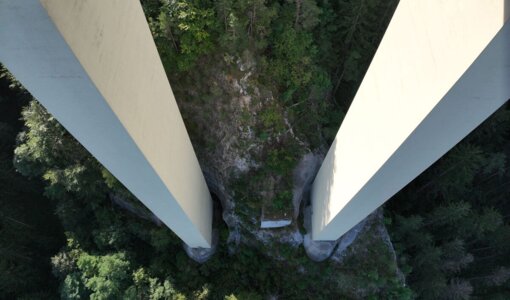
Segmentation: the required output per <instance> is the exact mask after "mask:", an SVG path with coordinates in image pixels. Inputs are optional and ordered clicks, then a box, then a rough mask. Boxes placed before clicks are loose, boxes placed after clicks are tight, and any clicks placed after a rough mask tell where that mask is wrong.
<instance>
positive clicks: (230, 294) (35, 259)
mask: <svg viewBox="0 0 510 300" xmlns="http://www.w3.org/2000/svg"><path fill="white" fill-rule="evenodd" d="M141 2H142V5H143V8H144V10H145V13H146V15H147V19H148V22H149V25H150V28H151V30H152V32H153V35H154V39H155V42H156V45H157V47H158V50H159V52H160V55H161V59H162V61H163V64H164V67H165V69H166V72H167V74H168V77H169V78H170V81H171V83H172V89H173V91H174V93H175V95H176V98H177V100H178V104H179V108H180V110H181V112H182V115H183V118H184V121H185V123H186V126H187V128H188V131H189V133H190V136H191V139H192V142H193V144H194V147H195V150H196V152H197V155H198V157H199V159H200V160H201V163H202V165H204V166H206V167H207V169H208V171H209V172H211V173H214V172H216V173H215V175H216V176H217V178H216V179H218V178H220V179H222V180H223V182H222V183H223V184H224V185H225V188H226V190H227V191H228V193H229V195H230V196H232V198H233V202H234V204H235V207H234V208H233V209H234V213H235V215H236V216H237V217H238V218H239V222H240V225H239V228H236V230H239V233H240V234H241V236H242V241H241V242H240V243H239V244H236V243H235V242H231V241H229V239H228V237H229V234H231V233H232V232H229V230H232V228H228V227H227V225H226V224H225V223H223V222H221V221H219V220H217V221H216V224H215V228H217V230H218V231H219V236H220V238H219V245H218V250H217V253H216V254H214V256H213V257H212V258H211V259H210V260H209V261H207V262H206V263H204V264H198V263H195V262H193V261H192V260H190V259H189V258H188V257H187V256H186V254H185V252H184V251H183V249H182V243H181V241H180V240H179V239H178V238H177V237H176V236H175V235H174V234H173V233H172V232H170V231H169V230H168V229H167V228H166V227H164V226H162V225H161V224H160V222H159V221H158V220H157V219H156V218H154V216H153V215H152V214H151V213H150V212H149V211H147V209H146V208H145V207H144V206H143V205H141V204H140V202H139V201H138V200H137V199H135V198H134V197H133V196H132V195H131V194H130V193H129V192H128V191H127V190H126V189H125V188H124V187H123V186H122V184H120V183H119V182H118V181H117V180H116V179H115V178H114V177H113V176H112V175H111V174H110V173H109V172H108V171H107V170H106V169H104V168H103V167H102V166H101V165H100V164H99V163H98V162H97V161H96V160H95V159H94V158H93V157H92V156H91V155H90V154H89V153H88V152H87V151H86V150H85V149H84V148H83V147H82V146H81V145H80V144H79V143H78V142H77V141H76V140H75V139H74V138H73V137H72V136H71V135H70V134H69V133H68V132H67V131H66V130H65V129H64V128H63V127H62V126H61V125H60V124H59V123H58V122H57V121H56V120H55V119H54V118H53V117H52V116H51V115H50V114H48V113H47V112H46V110H45V109H44V108H43V107H42V106H41V105H40V104H38V102H37V101H35V100H33V99H31V96H30V95H29V94H28V93H27V92H26V91H25V90H24V89H23V88H22V87H21V85H20V84H19V83H17V82H16V81H15V80H14V78H12V76H10V75H9V74H8V73H7V71H6V70H5V69H0V298H2V299H3V298H6V299H14V298H21V299H45V298H57V297H59V296H60V297H61V298H64V299H89V298H90V299H230V300H232V299H266V298H268V297H269V296H277V297H279V298H280V299H353V298H363V299H412V298H420V299H440V298H444V299H467V298H468V297H470V296H472V297H473V298H479V299H487V298H488V299H508V298H510V294H509V293H510V280H509V278H510V262H509V260H508V259H507V257H508V256H509V255H510V242H509V241H510V223H509V219H508V216H509V215H510V203H508V201H505V200H506V199H507V198H508V196H510V189H509V188H508V182H509V181H510V172H509V171H508V162H507V155H508V154H507V152H508V151H509V149H510V147H509V146H510V144H509V141H510V137H509V132H508V129H509V128H510V107H504V108H502V109H501V110H500V111H499V112H498V113H496V114H495V115H494V116H493V117H491V119H489V120H488V121H486V122H485V123H484V124H483V125H482V126H481V127H480V128H479V129H477V130H476V131H475V132H473V133H472V134H471V135H470V136H469V137H468V138H466V139H465V140H464V141H463V142H462V143H460V144H459V145H458V146H457V147H455V148H454V149H453V150H452V151H450V153H449V154H448V155H447V156H445V157H444V158H442V159H441V160H440V161H439V162H437V163H436V164H435V165H434V166H433V167H431V168H430V169H429V170H427V171H426V172H425V173H424V174H422V175H421V176H420V177H418V178H417V179H416V180H415V181H413V182H412V183H411V184H410V185H409V186H408V187H406V188H405V189H404V190H402V191H401V192H400V193H399V194H398V195H396V196H395V198H394V199H393V200H392V201H390V203H389V205H387V207H386V211H385V213H386V219H385V220H386V223H387V225H388V228H389V230H390V234H391V238H392V240H393V242H394V246H395V249H396V252H397V257H396V258H395V256H394V252H393V251H392V248H391V244H390V243H389V242H388V241H386V240H383V239H382V238H381V236H382V233H381V231H382V229H381V224H380V222H379V223H377V222H374V223H373V224H372V223H371V224H368V225H367V228H366V230H365V231H364V232H363V233H362V235H361V236H360V237H359V238H358V240H357V242H356V243H354V244H353V245H352V247H350V248H349V249H348V250H347V252H346V253H345V256H343V257H342V259H341V262H340V263H337V262H334V261H331V260H328V261H325V262H322V263H315V262H312V261H310V260H309V259H308V258H307V256H306V254H305V252H304V249H303V247H301V246H299V247H293V246H291V245H289V244H286V243H282V242H277V241H274V240H271V242H269V243H267V242H266V243H263V242H261V241H259V240H257V239H256V238H255V237H254V236H253V231H254V230H256V229H258V225H259V223H258V222H259V216H260V212H261V211H262V210H265V212H266V213H267V214H269V215H271V216H275V217H278V216H279V215H281V214H282V213H288V212H289V211H292V203H291V199H292V188H293V182H292V171H293V169H294V168H295V166H296V163H297V162H298V161H299V159H300V158H301V156H302V155H303V154H304V153H306V152H308V151H315V150H317V149H321V148H322V149H324V148H326V147H327V146H328V144H329V143H331V142H332V140H333V138H334V136H335V134H336V131H337V129H338V126H339V125H340V122H341V120H342V118H343V116H344V113H345V111H347V109H348V107H349V105H350V101H351V100H352V98H353V96H354V93H355V91H356V90H357V88H358V86H359V84H360V82H361V79H362V77H363V74H364V73H365V71H366V69H367V67H368V65H369V62H370V60H371V58H372V56H373V54H374V52H375V49H376V48H377V45H378V43H379V41H380V39H381V37H382V34H383V32H384V29H385V27H386V25H387V24H388V22H389V19H390V17H391V14H392V12H393V10H394V8H395V6H396V3H397V1H396V0H392V1H376V0H281V1H265V0H218V1H212V0H189V1H181V0H161V1H160V0H142V1H141ZM22 107H23V109H22ZM20 118H21V119H20ZM225 149H226V150H225ZM227 152H228V153H227ZM228 160H231V161H235V162H237V161H241V162H242V163H239V165H241V166H243V164H245V165H248V167H246V169H245V170H244V169H243V168H242V167H237V168H234V167H232V165H235V163H232V162H228V163H226V162H224V161H228ZM20 173H21V174H22V175H24V177H23V176H21V175H20ZM218 174H219V175H218ZM43 194H44V196H43ZM296 227H297V228H300V227H298V226H296ZM382 228H384V227H382ZM283 230H284V229H281V231H283ZM273 232H274V233H276V234H277V233H278V232H279V230H278V229H276V230H274V231H273ZM66 241H67V242H66ZM396 260H397V261H398V266H397V264H396ZM404 275H405V280H406V283H407V285H404V284H403V283H402V280H403V279H404V278H403V276H404Z"/></svg>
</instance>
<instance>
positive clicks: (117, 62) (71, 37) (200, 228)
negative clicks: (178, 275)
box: [0, 0, 212, 247]
mask: <svg viewBox="0 0 510 300" xmlns="http://www.w3.org/2000/svg"><path fill="white" fill-rule="evenodd" d="M0 62H1V63H2V64H4V65H5V66H6V67H7V68H8V69H9V70H10V71H11V72H12V73H13V74H14V76H16V78H17V79H18V80H20V81H21V82H22V83H23V85H25V87H26V88H27V89H28V90H29V91H30V92H31V93H32V94H33V95H34V97H35V98H36V99H38V100H39V101H40V102H41V103H42V104H43V105H44V106H45V107H46V108H47V109H48V111H49V112H51V113H52V114H53V115H54V116H55V117H56V118H57V119H58V120H59V122H60V123H61V124H62V125H63V126H64V127H65V128H66V129H67V130H68V131H69V132H70V133H71V134H72V135H73V136H74V137H75V138H76V139H77V140H78V141H80V142H81V143H82V144H83V146H85V148H87V149H88V150H89V151H90V153H92V155H94V156H95V157H96V158H97V159H98V160H99V161H100V162H101V163H102V164H103V165H104V166H105V167H106V168H107V169H108V170H109V171H110V172H111V173H112V174H113V175H114V176H115V177H117V178H118V179H119V180H120V181H121V182H122V183H123V184H124V185H125V186H126V187H127V188H128V189H129V190H130V191H131V192H132V193H133V194H134V195H135V196H136V197H138V199H140V200H141V201H142V202H143V203H144V204H145V205H146V206H147V207H148V208H149V209H150V210H151V211H152V212H153V213H154V214H156V215H157V216H158V217H159V218H160V219H161V220H162V221H163V222H164V223H165V224H166V225H167V226H168V227H169V228H170V229H172V230H173V231H174V232H175V233H176V234H177V235H178V236H179V237H180V238H181V239H182V240H183V241H184V242H185V243H186V244H188V245H189V246H191V247H209V246H210V242H211V224H212V203H211V199H210V194H209V191H208V189H207V186H206V183H205V180H204V178H203V176H202V172H201V170H200V166H199V164H198V161H197V159H196V157H195V153H194V151H193V148H192V145H191V142H190V139H189V137H188V135H187V133H186V129H185V127H184V123H183V121H182V118H181V115H180V113H179V109H178V107H177V104H176V102H175V98H174V95H173V93H172V90H171V88H170V85H169V83H168V79H167V77H166V74H165V71H164V70H163V66H162V64H161V61H160V58H159V55H158V52H157V50H156V47H155V44H154V41H153V40H152V36H151V33H150V31H149V27H148V25H147V22H146V20H145V16H144V14H143V11H142V7H141V6H140V2H139V1H138V0H108V1H105V0H87V1H84V0H41V1H37V0H16V1H12V0H0Z"/></svg>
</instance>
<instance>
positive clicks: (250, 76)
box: [171, 52, 364, 262]
mask: <svg viewBox="0 0 510 300" xmlns="http://www.w3.org/2000/svg"><path fill="white" fill-rule="evenodd" d="M216 64H217V67H210V66H208V68H204V69H201V70H200V71H199V72H200V74H195V75H194V76H196V78H193V79H192V80H193V81H194V83H195V86H196V87H197V89H195V90H188V89H186V90H180V89H179V85H178V84H175V85H172V88H173V89H174V93H176V99H178V101H179V108H180V109H181V112H182V114H183V117H184V119H185V121H186V120H187V124H193V126H192V127H189V128H188V131H189V133H190V137H191V139H192V142H193V145H194V148H195V151H196V153H197V156H198V158H199V161H200V164H201V168H202V170H203V172H204V176H205V178H206V181H207V184H208V186H209V190H210V191H211V193H213V194H214V195H215V196H216V197H217V198H218V199H219V201H220V202H221V206H222V212H221V217H222V220H223V222H224V223H225V224H226V226H227V227H228V230H229V236H228V240H227V245H228V250H229V252H230V253H235V252H236V249H237V248H238V245H239V244H240V243H244V244H248V245H251V246H253V247H264V248H265V249H268V250H267V251H268V253H267V254H268V255H270V256H273V257H276V258H279V254H278V251H277V250H274V249H278V248H281V247H280V246H285V245H286V246H291V247H294V248H296V247H300V246H301V245H303V246H304V248H305V250H306V253H307V254H308V256H309V257H310V258H311V259H312V260H315V261H322V260H325V259H328V258H330V257H333V258H332V259H333V260H335V261H340V259H337V258H335V257H341V254H342V253H343V252H345V251H346V249H348V248H349V246H350V245H352V244H353V243H355V242H356V239H357V238H358V236H359V235H360V232H362V231H363V228H364V223H363V222H362V223H360V224H359V225H358V226H357V227H355V228H354V229H353V230H352V231H350V232H349V233H347V234H346V235H344V236H343V237H342V238H340V239H339V240H338V241H334V242H316V241H312V240H311V239H310V236H309V235H308V234H306V233H307V232H311V230H310V227H309V226H310V222H309V216H310V215H309V210H304V212H303V213H302V211H301V209H302V207H304V206H306V205H308V203H309V199H308V198H309V192H310V187H311V184H312V183H313V180H314V178H315V175H316V174H317V171H318V169H319V168H320V165H321V163H322V160H323V159H324V153H325V151H324V149H322V151H320V150H319V151H316V152H313V151H311V150H310V146H309V144H308V143H307V141H306V140H305V138H304V137H302V136H300V135H299V132H296V131H295V130H294V129H293V127H292V124H291V123H290V121H289V119H288V118H287V112H286V110H285V108H284V107H281V103H280V102H281V101H276V100H275V99H273V94H272V92H271V89H270V88H268V87H265V86H264V85H263V84H261V83H260V82H259V81H258V79H257V78H258V73H257V64H256V62H255V61H254V59H253V58H252V57H251V55H250V53H248V52H247V53H244V54H243V56H242V57H230V58H229V59H225V61H224V62H223V61H218V62H216ZM171 81H172V82H177V81H178V80H176V79H172V80H171ZM183 86H189V85H183ZM199 90H200V91H199ZM197 91H199V92H197ZM205 94H210V95H211V96H210V98H208V99H202V98H199V97H202V96H199V95H205ZM266 123H267V124H266ZM289 145H292V147H289ZM291 148H294V149H298V152H299V153H298V154H297V155H295V156H296V157H297V160H296V161H295V163H294V165H293V167H292V169H291V170H290V172H287V173H285V175H284V174H281V173H278V172H274V171H271V170H269V171H268V169H270V168H269V167H268V164H270V162H269V163H268V160H269V158H268V156H270V154H271V153H272V152H277V153H279V152H278V151H280V152H282V153H284V154H285V155H287V153H288V151H290V149H291ZM322 148H327V147H326V145H323V147H322ZM285 155H284V156H283V157H285ZM279 160H281V158H280V157H277V158H276V159H275V161H276V162H277V163H279ZM289 182H290V184H289ZM282 191H285V192H286V193H284V197H283V198H285V199H284V200H285V201H286V202H285V205H284V206H283V207H282V208H278V209H277V211H278V210H280V211H281V213H279V214H278V213H275V212H274V207H273V210H270V211H269V212H268V213H267V212H266V208H267V206H268V203H269V206H270V204H271V201H272V199H274V198H276V196H277V195H282V193H281V192H282ZM303 203H304V204H305V205H304V204H303ZM270 208H271V207H270ZM303 217H304V218H303ZM303 222H304V228H303V226H301V224H302V223H303ZM273 246H274V247H273ZM186 253H188V255H189V256H190V257H191V258H192V259H194V260H195V261H198V262H204V261H206V260H207V259H208V258H209V257H210V256H211V255H212V253H214V250H212V251H207V250H205V249H189V248H187V249H186Z"/></svg>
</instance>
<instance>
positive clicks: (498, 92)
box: [311, 0, 510, 240]
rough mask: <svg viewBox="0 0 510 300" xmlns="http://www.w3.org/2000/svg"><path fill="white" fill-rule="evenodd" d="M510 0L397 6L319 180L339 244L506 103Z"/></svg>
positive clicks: (323, 232) (324, 227)
mask: <svg viewBox="0 0 510 300" xmlns="http://www.w3.org/2000/svg"><path fill="white" fill-rule="evenodd" d="M509 9H510V7H509V1H504V0H488V1H480V0H462V1H460V0H451V1H444V0H427V1H418V0H401V1H400V3H399V5H398V7H397V9H396V12H395V14H394V16H393V18H392V20H391V22H390V25H389V27H388V29H387V31H386V33H385V35H384V38H383V40H382V42H381V44H380V46H379V48H378V50H377V52H376V54H375V56H374V58H373V61H372V63H371V65H370V67H369V69H368V71H367V73H366V75H365V78H364V80H363V82H362V84H361V86H360V88H359V90H358V92H357V94H356V96H355V98H354V101H353V103H352V105H351V107H350V109H349V111H348V113H347V115H346V117H345V119H344V121H343V123H342V125H341V128H340V129H339V131H338V134H337V136H336V139H335V141H334V143H333V145H332V147H331V149H330V150H329V153H328V154H327V156H326V158H325V160H324V162H323V165H322V167H321V169H320V171H319V173H318V175H317V177H316V179H315V182H314V185H313V189H312V195H311V197H312V205H313V216H312V227H313V228H312V238H313V239H314V240H336V239H338V238H339V237H340V236H341V235H343V234H344V233H345V232H347V231H348V230H349V229H350V228H352V227H353V226H355V225H356V224H357V223H358V222H360V221H361V220H362V219H364V218H365V217H366V216H367V215H368V214H370V213H371V212H372V211H374V210H375V209H376V208H377V207H379V206H380V205H382V204H383V203H384V202H385V201H387V200H388V199H389V198H390V197H391V196H393V195H394V194H395V193H397V192H398V191H399V190H400V189H402V188H403V187H404V186H405V185H406V184H408V183H409V182H410V181H411V180H413V179H414V178H415V177H416V176H418V175H419V174H420V173H421V172H423V171H424V170H425V169H426V168H428V167H429V166H430V165H431V164H433V163H434V162H435V161H436V160H437V159H439V158H440V157H441V156H442V155H444V154H445V153H446V152H447V151H448V150H449V149H451V148H452V147H453V146H455V144H457V143H458V142H459V141H460V140H461V139H462V138H464V137H465V136H466V135H467V134H468V133H469V132H471V131H472V130H473V129H475V128H476V127H477V126H478V125H479V124H480V123H481V122H483V121H484V120H485V119H486V118H487V117H489V116H490V115H491V114H492V113H493V112H494V111H495V110H497V109H498V108H499V107H500V106H501V105H502V104H504V103H505V102H506V101H507V100H508V99H509V98H510V25H508V22H507V23H506V25H505V22H506V20H507V19H508V17H509V14H508V11H509Z"/></svg>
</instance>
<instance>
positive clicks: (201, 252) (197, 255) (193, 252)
mask: <svg viewBox="0 0 510 300" xmlns="http://www.w3.org/2000/svg"><path fill="white" fill-rule="evenodd" d="M218 239H219V234H218V230H213V232H212V243H211V248H199V247H198V248H191V247H189V246H188V245H186V244H185V243H183V247H184V251H186V254H188V256H189V257H190V258H191V259H193V260H194V261H196V262H197V263H204V262H206V261H207V260H208V259H209V258H211V256H213V254H214V253H215V252H216V249H217V248H218Z"/></svg>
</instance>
